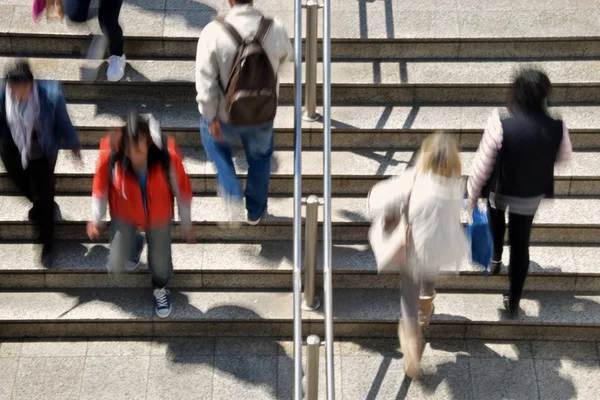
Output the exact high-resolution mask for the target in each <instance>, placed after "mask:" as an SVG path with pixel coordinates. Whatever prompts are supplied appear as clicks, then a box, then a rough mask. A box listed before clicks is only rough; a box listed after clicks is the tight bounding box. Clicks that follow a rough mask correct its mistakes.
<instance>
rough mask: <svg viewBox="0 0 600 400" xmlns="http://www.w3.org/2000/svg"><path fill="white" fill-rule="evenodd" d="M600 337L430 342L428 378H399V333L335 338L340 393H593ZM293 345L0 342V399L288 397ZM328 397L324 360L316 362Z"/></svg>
mask: <svg viewBox="0 0 600 400" xmlns="http://www.w3.org/2000/svg"><path fill="white" fill-rule="evenodd" d="M599 346H600V344H599V343H596V342H538V341H533V342H531V341H516V342H506V341H504V342H485V341H478V340H434V341H432V342H430V343H428V345H427V347H426V350H425V353H424V358H423V366H424V370H425V373H426V375H425V377H424V379H423V380H421V381H415V382H411V381H410V380H409V379H407V378H406V377H405V376H404V369H403V359H402V353H400V352H399V350H398V348H397V347H398V346H397V341H396V340H395V339H361V340H357V341H356V342H354V341H353V342H345V341H341V342H338V343H336V345H335V349H334V350H335V359H336V360H335V361H336V364H335V372H336V377H335V378H336V398H337V399H344V400H354V399H356V400H358V399H423V398H427V399H445V400H446V399H460V400H463V399H476V400H479V399H482V400H483V399H486V400H487V399H507V398H510V399H527V400H532V399H556V400H562V399H593V398H596V397H597V395H598V393H600V380H599V379H597V377H598V374H600V361H599V356H598V351H599ZM291 351H292V344H291V342H289V341H285V340H278V339H275V338H254V339H243V338H237V337H232V338H158V339H155V340H152V339H115V340H94V339H91V340H89V341H87V340H83V341H74V340H73V341H60V340H58V341H57V340H52V339H46V340H41V341H24V342H11V341H8V342H6V341H5V342H0V368H1V369H2V371H3V379H2V380H1V381H0V399H2V400H5V399H6V400H20V399H24V400H30V399H36V400H46V399H60V400H70V399H93V400H98V399H161V400H165V399H223V400H230V399H245V400H250V399H257V400H266V399H278V400H286V399H291V398H292V392H291V387H292V379H293V372H292V371H293V360H292V358H291ZM320 368H321V369H320V371H319V372H320V375H321V379H320V381H321V382H320V387H319V391H320V397H319V398H322V399H323V398H325V397H324V389H325V387H324V378H323V375H324V358H323V356H322V357H321V363H320Z"/></svg>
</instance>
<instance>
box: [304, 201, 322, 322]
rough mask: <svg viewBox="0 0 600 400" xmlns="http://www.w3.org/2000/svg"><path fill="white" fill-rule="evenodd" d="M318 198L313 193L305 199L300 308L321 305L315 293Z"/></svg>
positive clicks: (313, 308) (308, 309) (310, 308)
mask: <svg viewBox="0 0 600 400" xmlns="http://www.w3.org/2000/svg"><path fill="white" fill-rule="evenodd" d="M318 218H319V198H318V197H317V196H315V195H312V196H309V197H308V199H306V233H305V235H304V246H305V251H304V293H303V300H304V301H303V302H302V309H303V310H306V311H314V310H316V309H317V308H319V307H320V306H321V302H320V301H319V298H318V297H317V295H316V289H315V286H316V283H317V282H316V281H317V228H318V226H317V225H318Z"/></svg>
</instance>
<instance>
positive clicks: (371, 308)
mask: <svg viewBox="0 0 600 400" xmlns="http://www.w3.org/2000/svg"><path fill="white" fill-rule="evenodd" d="M333 300H334V303H333V304H334V324H335V325H334V330H335V335H336V337H338V338H339V337H359V336H367V337H374V336H379V337H394V336H395V335H397V327H398V319H399V317H400V313H399V309H400V307H399V291H398V290H396V289H389V290H386V289H375V290H369V289H337V290H335V291H334V299H333ZM435 302H436V314H435V315H434V316H433V318H432V322H431V325H430V326H429V327H428V328H427V329H426V336H428V337H430V338H469V339H536V340H598V338H600V313H599V312H598V311H599V309H600V297H599V296H594V295H586V294H577V293H556V292H535V293H526V294H525V296H524V299H523V300H522V301H521V309H522V311H521V313H520V316H519V318H518V319H516V320H510V319H507V318H506V316H505V313H504V311H503V309H502V296H501V295H499V294H479V293H439V294H438V296H437V298H436V301H435ZM0 307H1V309H2V312H1V313H0V336H2V337H32V336H36V337H48V336H58V337H64V336H80V337H93V336H183V335H185V336H188V335H190V336H228V335H239V333H240V331H243V332H244V334H245V335H261V336H278V337H282V336H291V334H292V294H291V293H290V292H264V291H263V292H242V291H235V292H225V291H218V292H215V291H183V292H175V293H174V295H173V313H172V314H171V316H170V317H169V318H168V319H163V320H161V319H158V318H156V317H154V312H153V309H154V304H153V301H152V295H151V291H150V289H147V290H137V289H127V290H99V291H96V290H90V289H87V290H68V291H47V292H45V291H38V292H27V291H24V292H6V291H5V292H0ZM303 331H304V334H309V333H317V334H322V332H323V315H322V314H321V312H320V311H317V312H305V313H303Z"/></svg>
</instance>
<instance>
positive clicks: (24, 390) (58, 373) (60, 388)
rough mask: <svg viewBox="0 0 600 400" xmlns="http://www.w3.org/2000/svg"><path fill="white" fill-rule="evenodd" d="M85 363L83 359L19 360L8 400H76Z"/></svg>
mask: <svg viewBox="0 0 600 400" xmlns="http://www.w3.org/2000/svg"><path fill="white" fill-rule="evenodd" d="M85 361H86V359H85V357H44V358H21V359H20V360H19V370H18V372H17V377H16V380H15V384H14V388H13V396H12V398H13V399H19V400H21V399H22V400H29V399H41V398H43V399H56V400H71V399H73V400H76V399H79V393H80V390H81V384H82V375H83V374H82V372H83V369H84V365H85Z"/></svg>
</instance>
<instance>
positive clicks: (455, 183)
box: [369, 133, 469, 378]
mask: <svg viewBox="0 0 600 400" xmlns="http://www.w3.org/2000/svg"><path fill="white" fill-rule="evenodd" d="M463 193H464V185H463V181H462V178H461V164H460V153H459V149H458V144H457V143H456V140H455V139H454V138H453V137H452V136H451V135H449V134H443V133H437V134H434V135H431V136H429V137H428V138H427V139H426V140H425V141H424V142H423V145H422V146H421V149H420V151H419V154H418V157H417V161H416V164H415V168H411V169H407V170H406V171H405V172H404V174H402V175H401V176H398V177H395V178H392V179H389V180H387V181H385V182H382V183H380V184H378V185H376V186H375V187H374V188H373V190H372V191H371V194H370V199H369V202H370V204H369V205H370V208H371V210H373V206H375V207H377V203H379V205H380V209H381V212H383V214H384V216H385V217H386V218H390V219H391V218H397V217H398V213H400V212H402V210H403V209H405V207H406V202H407V200H408V202H409V207H408V222H409V224H410V225H411V237H410V238H409V246H408V258H407V259H408V262H407V267H408V268H407V269H406V272H405V273H403V274H402V275H401V290H400V303H401V304H400V305H401V310H402V321H401V322H400V326H399V331H398V333H399V336H400V343H401V346H402V352H403V354H404V368H405V370H406V374H407V375H408V376H409V377H410V378H418V377H420V376H421V375H422V374H423V370H422V368H421V354H422V351H423V349H422V342H421V326H420V323H419V322H421V323H422V324H427V323H428V322H429V318H430V317H431V315H432V313H433V299H434V297H435V290H434V289H435V284H436V281H437V277H438V274H439V271H440V269H441V268H442V267H444V266H452V267H455V266H458V265H459V263H460V262H461V261H462V259H463V258H465V257H466V255H467V254H468V251H469V245H468V241H467V237H466V234H465V232H464V229H463V227H462V226H461V224H460V212H461V209H462V199H463ZM420 320H421V321H420Z"/></svg>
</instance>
